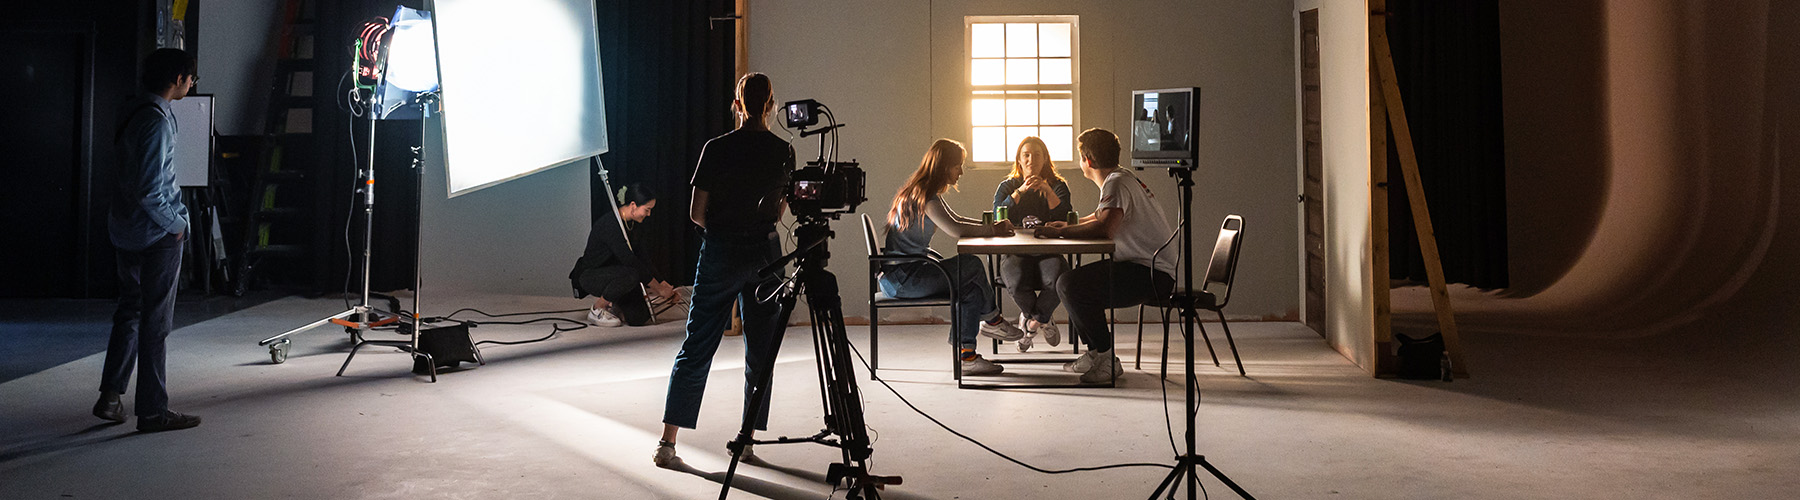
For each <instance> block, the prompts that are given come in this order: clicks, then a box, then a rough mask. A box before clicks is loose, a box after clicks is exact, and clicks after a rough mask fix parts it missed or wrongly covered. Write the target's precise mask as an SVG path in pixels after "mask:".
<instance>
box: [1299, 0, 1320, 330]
mask: <svg viewBox="0 0 1800 500" xmlns="http://www.w3.org/2000/svg"><path fill="white" fill-rule="evenodd" d="M1299 49H1300V50H1299V51H1298V52H1299V55H1300V109H1301V122H1300V135H1301V137H1300V140H1301V145H1302V146H1303V148H1304V152H1303V153H1302V154H1303V157H1302V158H1301V161H1302V162H1303V165H1302V167H1301V168H1302V172H1303V175H1302V177H1301V192H1300V202H1301V204H1302V212H1303V213H1304V217H1305V222H1304V226H1305V230H1306V234H1305V236H1304V237H1303V238H1302V240H1303V242H1302V243H1303V244H1304V245H1305V247H1304V248H1305V251H1306V256H1305V259H1306V311H1305V314H1304V318H1303V321H1304V322H1305V323H1306V326H1308V327H1311V328H1312V329H1313V331H1315V332H1318V333H1319V335H1326V332H1325V197H1324V177H1325V165H1324V163H1325V161H1324V159H1325V156H1324V149H1323V148H1324V145H1323V141H1322V140H1321V137H1322V133H1321V131H1320V123H1321V121H1320V116H1319V109H1320V104H1321V103H1320V102H1319V10H1318V9H1313V10H1308V11H1304V12H1301V13H1300V47H1299Z"/></svg>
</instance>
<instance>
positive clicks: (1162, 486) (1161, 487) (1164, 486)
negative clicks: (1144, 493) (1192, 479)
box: [1150, 462, 1185, 500]
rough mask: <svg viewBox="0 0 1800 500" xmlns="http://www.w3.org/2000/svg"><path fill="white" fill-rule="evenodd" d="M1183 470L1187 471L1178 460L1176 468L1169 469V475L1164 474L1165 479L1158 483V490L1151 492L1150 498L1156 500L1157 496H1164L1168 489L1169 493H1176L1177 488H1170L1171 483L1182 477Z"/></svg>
mask: <svg viewBox="0 0 1800 500" xmlns="http://www.w3.org/2000/svg"><path fill="white" fill-rule="evenodd" d="M1183 472H1185V471H1184V470H1183V469H1182V468H1181V466H1180V465H1179V462H1178V463H1177V465H1176V467H1175V469H1174V470H1171V471H1169V475H1167V476H1163V480H1162V482H1161V483H1157V484H1156V491H1155V492H1152V493H1150V500H1156V497H1160V496H1162V494H1163V492H1164V491H1168V492H1169V494H1171V495H1173V494H1175V490H1173V489H1169V485H1171V484H1175V480H1177V479H1180V478H1181V476H1182V474H1183Z"/></svg>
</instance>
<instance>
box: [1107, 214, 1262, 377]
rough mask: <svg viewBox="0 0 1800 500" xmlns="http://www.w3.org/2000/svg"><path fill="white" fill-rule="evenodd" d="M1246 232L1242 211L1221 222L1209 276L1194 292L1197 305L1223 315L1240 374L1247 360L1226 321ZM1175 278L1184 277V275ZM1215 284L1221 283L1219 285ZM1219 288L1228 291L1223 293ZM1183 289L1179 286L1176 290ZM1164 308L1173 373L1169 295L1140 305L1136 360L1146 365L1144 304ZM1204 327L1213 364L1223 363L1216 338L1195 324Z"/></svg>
mask: <svg viewBox="0 0 1800 500" xmlns="http://www.w3.org/2000/svg"><path fill="white" fill-rule="evenodd" d="M1243 232H1244V218H1243V217H1241V216H1238V215H1227V216H1225V221H1224V222H1222V223H1220V224H1219V239H1218V241H1217V242H1215V243H1214V244H1213V251H1212V259H1211V260H1210V261H1208V262H1207V266H1206V277H1205V279H1204V280H1202V281H1201V282H1200V291H1199V292H1198V293H1196V294H1195V295H1194V306H1195V307H1198V308H1200V309H1206V310H1209V311H1212V312H1213V313H1215V314H1218V315H1219V325H1220V326H1222V327H1224V329H1225V342H1226V344H1227V345H1229V346H1231V360H1232V361H1233V362H1235V363H1237V368H1238V375H1240V376H1242V375H1246V374H1245V373H1244V361H1243V359H1241V358H1239V357H1238V350H1237V341H1235V340H1232V338H1231V324H1230V323H1228V322H1226V321H1225V304H1226V303H1229V302H1231V289H1232V283H1233V282H1234V281H1236V278H1237V263H1238V249H1239V247H1240V245H1241V243H1242V239H1241V238H1240V237H1241V236H1242V235H1243ZM1175 279H1177V280H1180V279H1181V277H1180V276H1176V277H1175ZM1215 285H1217V286H1216V287H1215ZM1219 288H1223V289H1224V293H1219ZM1181 291H1182V290H1180V289H1177V290H1176V292H1178V293H1179V292H1181ZM1145 306H1149V307H1157V308H1161V309H1162V324H1163V346H1162V372H1161V373H1162V376H1163V377H1167V376H1168V374H1169V311H1170V310H1172V309H1173V308H1174V307H1175V304H1174V303H1173V302H1172V301H1171V300H1170V299H1169V297H1166V296H1165V297H1155V298H1152V299H1151V300H1149V301H1146V302H1144V304H1143V305H1140V306H1138V339H1137V359H1136V360H1135V361H1133V364H1134V367H1133V368H1134V369H1142V368H1143V366H1144V364H1143V363H1144V307H1145ZM1194 326H1196V327H1198V328H1199V330H1200V339H1201V340H1203V341H1205V342H1206V352H1207V354H1209V355H1211V356H1212V362H1213V366H1219V355H1218V353H1216V352H1214V351H1213V345H1212V339H1210V338H1207V336H1206V327H1205V326H1204V325H1201V324H1198V322H1196V324H1195V325H1194Z"/></svg>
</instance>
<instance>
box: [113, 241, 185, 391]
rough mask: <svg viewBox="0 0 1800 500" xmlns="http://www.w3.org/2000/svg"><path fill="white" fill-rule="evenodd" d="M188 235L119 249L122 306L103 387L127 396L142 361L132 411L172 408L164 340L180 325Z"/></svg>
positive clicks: (115, 321) (116, 322) (118, 314)
mask: <svg viewBox="0 0 1800 500" xmlns="http://www.w3.org/2000/svg"><path fill="white" fill-rule="evenodd" d="M181 243H182V238H177V237H176V236H175V235H173V234H171V235H168V236H164V237H163V238H162V239H160V240H156V242H154V243H151V244H150V246H148V247H145V248H144V249H143V250H138V251H135V252H131V251H125V250H116V256H117V262H118V268H119V309H118V311H117V312H114V313H113V326H112V339H111V340H110V341H108V342H107V344H106V365H105V368H103V369H102V371H101V373H100V390H101V391H105V392H110V393H113V394H124V393H125V386H127V385H129V384H130V382H131V371H132V365H133V364H136V365H137V372H138V377H137V379H138V385H137V396H136V399H134V400H133V401H134V403H132V413H134V414H136V415H137V416H138V417H150V416H156V415H161V414H162V413H163V412H164V411H166V410H168V409H169V389H168V372H167V370H166V369H165V368H164V366H163V363H164V360H165V359H167V357H168V349H167V348H166V346H165V344H164V342H163V341H164V339H167V338H168V337H169V330H171V329H173V328H174V326H175V281H176V279H175V278H176V277H177V276H180V274H181Z"/></svg>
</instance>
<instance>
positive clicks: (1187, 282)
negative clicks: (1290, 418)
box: [1150, 164, 1255, 500]
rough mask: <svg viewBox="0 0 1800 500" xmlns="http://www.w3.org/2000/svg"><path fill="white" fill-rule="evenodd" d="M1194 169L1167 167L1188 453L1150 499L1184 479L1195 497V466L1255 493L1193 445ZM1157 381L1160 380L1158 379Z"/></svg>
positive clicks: (1196, 400)
mask: <svg viewBox="0 0 1800 500" xmlns="http://www.w3.org/2000/svg"><path fill="white" fill-rule="evenodd" d="M1194 169H1195V167H1194V166H1193V165H1192V164H1189V165H1182V166H1178V167H1175V168H1171V169H1169V175H1171V176H1174V177H1177V178H1179V179H1180V183H1179V184H1178V185H1179V186H1181V200H1180V203H1181V220H1182V221H1183V223H1182V224H1181V241H1182V243H1181V247H1180V248H1181V271H1182V274H1181V282H1182V289H1181V290H1180V291H1178V292H1176V293H1175V295H1174V296H1173V297H1172V299H1173V300H1171V301H1170V302H1171V303H1172V304H1174V306H1175V307H1176V308H1177V309H1180V310H1181V334H1182V339H1183V342H1185V344H1184V345H1185V346H1186V347H1185V348H1184V349H1183V351H1184V352H1183V355H1184V356H1185V357H1186V358H1187V359H1186V366H1187V375H1186V378H1187V381H1186V382H1187V383H1186V386H1185V390H1184V391H1182V397H1183V399H1184V401H1185V405H1184V406H1183V408H1184V411H1183V412H1182V415H1183V416H1184V417H1185V418H1187V453H1184V454H1182V455H1181V456H1179V457H1176V458H1175V469H1174V470H1172V471H1169V475H1168V476H1167V477H1164V478H1163V480H1162V483H1161V484H1158V485H1157V486H1156V492H1154V493H1151V494H1150V499H1151V500H1155V499H1156V498H1157V497H1161V496H1162V495H1163V492H1164V491H1168V492H1169V496H1168V498H1175V490H1177V489H1179V488H1180V487H1181V485H1182V484H1184V483H1185V484H1186V485H1187V497H1188V500H1194V499H1195V498H1197V497H1198V495H1199V489H1200V488H1199V486H1200V474H1199V471H1197V470H1194V468H1195V467H1196V466H1197V467H1203V468H1205V469H1206V471H1207V472H1210V473H1212V475H1213V477H1215V478H1218V479H1219V481H1220V482H1223V483H1225V486H1227V487H1230V488H1231V491H1234V492H1237V494H1238V496H1240V497H1243V498H1246V499H1254V498H1255V497H1252V496H1250V493H1249V492H1247V491H1244V489H1243V488H1242V487H1239V486H1238V485H1237V483H1234V482H1232V481H1231V478H1229V477H1225V473H1223V472H1219V469H1218V468H1215V467H1213V465H1212V464H1211V463H1209V462H1207V461H1206V456H1205V455H1201V454H1199V453H1198V452H1196V451H1195V447H1194V414H1195V413H1197V412H1198V410H1199V408H1200V388H1199V386H1198V385H1196V384H1195V379H1194V330H1195V329H1196V328H1198V327H1199V325H1200V312H1199V307H1198V306H1196V305H1195V301H1196V300H1197V299H1196V298H1195V295H1194V245H1193V241H1194V225H1193V224H1191V223H1188V221H1190V220H1191V219H1189V217H1191V216H1193V212H1194ZM1158 383H1161V381H1160V380H1159V381H1158Z"/></svg>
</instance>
